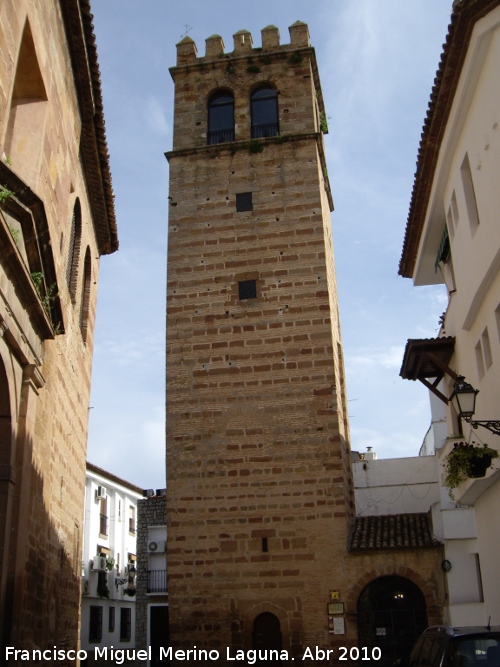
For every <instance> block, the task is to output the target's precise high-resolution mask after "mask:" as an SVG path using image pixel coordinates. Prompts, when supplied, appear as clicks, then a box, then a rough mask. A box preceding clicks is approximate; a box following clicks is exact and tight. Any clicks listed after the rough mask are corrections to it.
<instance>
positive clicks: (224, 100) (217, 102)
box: [207, 90, 234, 144]
mask: <svg viewBox="0 0 500 667" xmlns="http://www.w3.org/2000/svg"><path fill="white" fill-rule="evenodd" d="M224 141H234V95H233V94H232V93H230V92H229V91H226V90H222V91H221V90H219V91H218V92H216V93H214V95H212V97H211V98H210V100H209V102H208V134H207V143H209V144H221V143H223V142H224Z"/></svg>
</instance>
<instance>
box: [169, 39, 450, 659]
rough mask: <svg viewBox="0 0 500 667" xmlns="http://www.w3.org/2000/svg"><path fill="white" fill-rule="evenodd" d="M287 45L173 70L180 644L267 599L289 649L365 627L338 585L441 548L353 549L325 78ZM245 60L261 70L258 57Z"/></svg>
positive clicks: (173, 537)
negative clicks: (258, 116) (249, 206)
mask: <svg viewBox="0 0 500 667" xmlns="http://www.w3.org/2000/svg"><path fill="white" fill-rule="evenodd" d="M188 47H189V44H183V45H182V48H183V49H184V48H185V49H187V48H188ZM290 48H292V49H293V46H292V47H290V46H285V47H278V48H277V49H274V51H272V52H269V53H265V54H264V55H263V54H262V53H261V52H255V51H252V52H251V53H249V54H247V57H246V58H243V59H242V58H241V57H237V58H235V59H234V60H232V58H233V57H234V56H235V54H226V56H225V57H224V59H222V60H221V59H219V60H212V61H210V59H207V58H206V59H199V60H198V61H196V60H192V61H188V62H187V64H186V63H184V62H183V63H182V66H179V67H177V68H174V69H173V70H171V71H172V76H173V78H174V81H175V87H176V100H175V118H174V127H175V132H174V151H173V152H172V153H170V154H168V157H169V160H170V196H171V206H170V215H169V251H168V288H167V480H168V481H167V535H168V568H169V597H170V621H171V627H170V632H171V642H172V645H173V646H185V647H191V646H192V644H193V643H196V645H197V646H198V648H202V647H211V648H217V649H219V650H222V651H224V652H225V647H226V646H231V647H233V649H237V648H244V649H248V648H251V646H252V624H253V621H254V619H255V617H256V616H257V615H258V614H259V613H261V612H265V611H270V612H272V613H274V614H275V615H276V616H277V617H278V618H279V620H280V623H281V630H282V633H283V647H284V648H286V649H287V650H289V651H290V655H291V656H294V657H299V656H301V655H302V650H303V647H304V646H315V645H318V646H323V647H328V646H331V645H334V644H335V642H336V643H344V644H345V643H346V640H347V641H348V642H354V641H355V639H356V621H355V610H354V611H351V616H350V617H346V621H347V637H337V636H335V637H334V636H332V635H329V634H328V616H327V613H326V604H327V602H328V596H329V591H330V590H340V592H341V599H342V600H346V599H347V597H348V595H349V592H350V591H351V589H352V586H353V585H354V583H355V582H357V581H358V580H360V578H361V577H363V576H365V577H368V578H369V576H370V575H369V574H367V573H370V572H374V571H377V572H380V571H381V570H380V568H381V567H382V566H383V565H386V564H387V562H390V563H391V567H392V566H393V565H394V567H398V566H402V565H403V564H404V566H405V567H407V569H408V572H413V569H412V568H415V569H416V570H418V571H420V572H425V576H429V577H431V574H432V572H433V569H434V568H435V567H436V564H437V560H436V558H437V557H436V551H435V550H434V551H432V550H430V551H428V552H425V553H423V552H421V553H419V554H416V553H405V554H397V555H396V554H391V556H389V557H388V556H387V554H375V555H370V556H360V557H352V556H350V555H349V554H348V552H347V547H346V545H347V537H348V532H349V527H350V521H351V519H352V517H353V502H352V498H353V487H352V473H351V467H350V449H349V432H348V423H347V409H346V395H345V381H344V371H343V361H342V345H341V335H340V324H339V311H338V301H337V290H336V282H335V265H334V257H333V246H332V239H331V221H330V210H329V184H328V179H327V176H326V174H325V171H324V169H323V167H322V164H323V161H324V158H323V155H322V151H323V143H322V137H321V135H320V134H319V133H318V132H317V130H318V127H317V124H316V114H315V102H314V100H315V98H316V93H317V92H318V95H317V98H318V99H321V96H320V90H319V89H318V83H319V79H318V77H317V72H316V66H315V60H314V54H313V52H312V51H311V50H310V49H306V50H304V51H301V55H300V59H299V58H297V57H296V58H295V59H293V58H291V54H293V50H292V51H291V50H290ZM250 56H252V57H253V60H252V58H250ZM248 63H251V64H252V63H253V64H254V65H255V64H257V65H258V66H259V68H260V71H259V72H258V73H256V72H254V71H250V72H249V71H248V69H247V67H248V66H249V65H248ZM266 82H269V83H271V85H273V86H274V87H275V88H276V89H277V90H279V108H280V119H279V120H280V133H281V135H280V137H278V139H277V140H276V139H268V140H265V141H263V142H261V148H262V150H261V151H260V152H257V151H255V147H254V146H253V147H252V146H251V145H249V144H247V143H246V142H247V141H248V139H249V132H250V129H249V128H250V111H249V104H248V100H249V95H250V92H251V90H253V88H254V87H255V86H256V85H257V84H258V83H266ZM217 88H223V89H226V88H229V89H230V90H231V91H233V92H234V95H235V118H236V126H235V132H236V140H235V143H234V144H233V145H231V146H228V145H227V144H226V145H223V146H221V145H219V146H205V145H204V144H206V130H207V111H206V109H207V99H208V97H209V95H210V94H211V93H212V92H213V91H214V90H216V89H217ZM321 110H322V109H320V111H321ZM242 192H252V197H253V210H252V211H247V212H236V205H235V198H236V194H237V193H242ZM247 279H255V280H256V281H257V298H256V299H250V300H243V301H240V300H239V298H238V281H240V280H247ZM263 538H266V539H267V546H268V551H267V552H265V551H263ZM392 563H393V565H392ZM377 568H379V569H377ZM423 579H424V577H422V580H423ZM432 590H433V591H434V589H432ZM430 597H432V595H431V594H430ZM353 614H354V615H353Z"/></svg>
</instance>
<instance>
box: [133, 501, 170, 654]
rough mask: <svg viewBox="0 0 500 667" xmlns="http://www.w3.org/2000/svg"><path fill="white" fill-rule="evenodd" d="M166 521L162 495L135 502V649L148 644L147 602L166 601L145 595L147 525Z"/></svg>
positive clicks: (160, 597)
mask: <svg viewBox="0 0 500 667" xmlns="http://www.w3.org/2000/svg"><path fill="white" fill-rule="evenodd" d="M166 523H167V503H166V498H165V497H164V496H163V497H161V496H153V497H152V498H145V499H144V500H139V501H138V503H137V576H136V594H135V596H136V603H135V645H136V648H137V650H139V649H146V648H147V645H148V628H147V613H148V602H153V603H161V602H168V596H163V595H155V596H148V595H147V592H146V591H147V586H148V563H149V559H148V540H149V530H148V529H149V526H165V525H166Z"/></svg>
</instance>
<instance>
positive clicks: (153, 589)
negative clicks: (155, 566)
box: [147, 570, 168, 593]
mask: <svg viewBox="0 0 500 667" xmlns="http://www.w3.org/2000/svg"><path fill="white" fill-rule="evenodd" d="M167 591H168V586H167V571H166V570H148V590H147V592H148V593H166V592H167Z"/></svg>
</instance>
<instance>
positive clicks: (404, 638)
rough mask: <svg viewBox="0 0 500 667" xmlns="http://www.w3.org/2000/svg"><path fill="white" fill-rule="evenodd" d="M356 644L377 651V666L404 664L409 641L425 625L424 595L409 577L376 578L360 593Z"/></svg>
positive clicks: (401, 665) (406, 658)
mask: <svg viewBox="0 0 500 667" xmlns="http://www.w3.org/2000/svg"><path fill="white" fill-rule="evenodd" d="M357 612H358V645H359V646H360V647H361V646H363V647H364V646H366V647H367V649H368V652H369V655H371V651H372V649H373V648H375V647H378V648H380V650H381V654H382V655H381V658H380V660H379V661H378V662H377V665H378V666H379V667H387V666H391V667H393V666H398V667H405V666H406V665H407V664H408V658H409V655H410V651H411V649H412V646H413V644H414V643H415V641H416V639H417V637H418V636H419V635H420V634H421V633H422V632H423V631H424V630H425V628H426V627H427V612H426V603H425V597H424V595H423V593H422V591H421V590H420V588H419V587H418V586H417V585H416V584H414V583H413V582H412V581H410V580H409V579H406V578H404V577H398V576H387V577H379V578H378V579H375V580H374V581H372V582H371V583H370V584H368V586H366V588H365V589H364V590H363V591H362V592H361V594H360V596H359V598H358V604H357Z"/></svg>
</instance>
